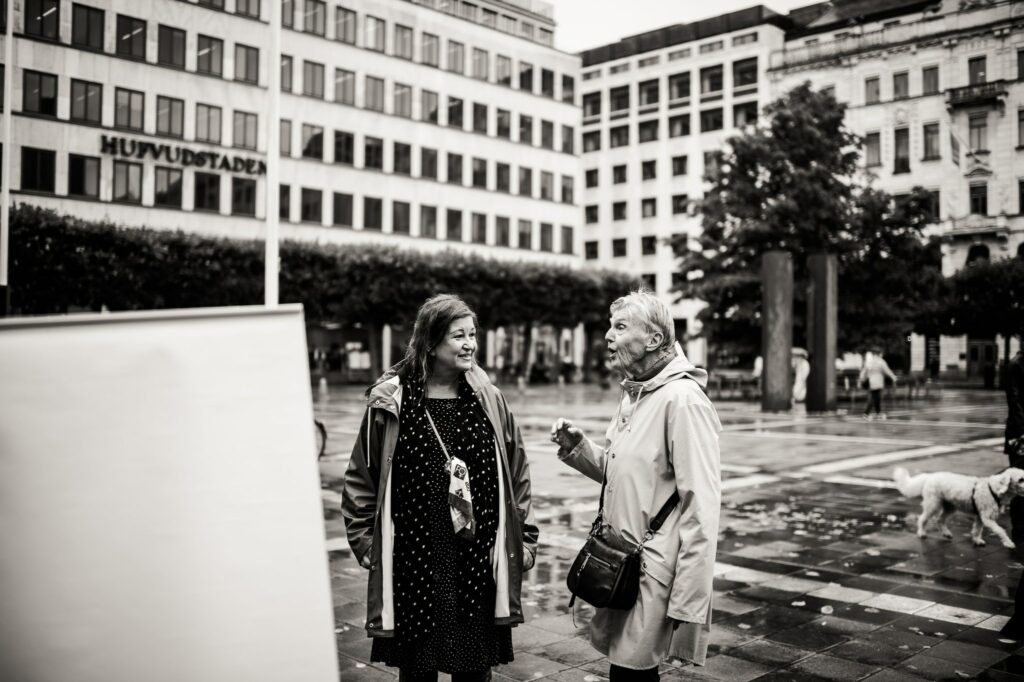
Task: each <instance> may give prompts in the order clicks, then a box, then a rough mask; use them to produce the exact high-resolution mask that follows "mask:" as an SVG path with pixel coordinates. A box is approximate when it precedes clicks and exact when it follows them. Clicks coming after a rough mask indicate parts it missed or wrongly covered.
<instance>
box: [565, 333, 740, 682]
mask: <svg viewBox="0 0 1024 682" xmlns="http://www.w3.org/2000/svg"><path fill="white" fill-rule="evenodd" d="M706 384H707V372H705V371H704V370H702V369H698V368H696V367H694V366H693V365H692V364H690V362H689V361H688V360H687V359H686V358H685V357H684V356H683V355H682V354H681V353H680V354H679V355H677V357H676V358H674V359H673V360H672V361H671V362H669V364H668V365H666V366H665V367H664V368H663V369H662V370H661V372H659V373H658V374H657V375H656V376H654V377H653V378H651V379H649V380H648V381H645V382H642V383H641V382H633V381H624V382H623V383H622V387H623V397H622V401H621V403H620V405H619V410H618V413H617V414H616V417H615V419H614V421H613V422H612V424H611V425H610V426H609V428H608V431H607V432H606V434H605V444H604V447H603V448H602V447H599V446H598V445H597V444H596V443H594V442H593V441H590V440H588V439H587V438H584V439H583V440H582V441H580V443H579V444H578V445H577V446H576V447H575V448H573V449H572V450H571V451H569V452H565V451H560V452H559V458H561V459H562V460H563V461H564V462H565V463H566V464H568V465H569V466H571V467H573V468H574V469H576V470H578V471H579V472H581V473H583V474H584V475H586V476H588V477H590V478H592V479H593V480H595V481H598V482H600V481H601V472H602V468H603V467H604V466H605V464H607V466H608V486H607V489H606V490H605V499H604V519H605V522H606V523H607V524H609V525H610V526H611V527H612V528H614V529H615V530H616V531H618V532H619V533H621V534H622V536H623V537H624V538H625V539H627V540H629V541H631V542H634V543H639V541H640V540H641V538H642V537H643V535H644V532H645V531H646V530H647V528H648V525H649V523H650V519H651V518H652V517H653V516H655V515H656V514H657V513H658V510H659V509H661V507H662V505H663V504H664V503H665V501H666V500H668V498H669V497H670V496H671V494H672V491H673V490H678V491H679V499H680V500H681V503H680V504H679V505H677V507H676V509H675V510H674V511H673V512H672V513H671V514H670V515H669V517H668V519H667V520H666V521H665V525H664V526H662V528H661V530H659V531H658V533H657V534H656V535H655V536H654V538H653V539H651V540H649V541H648V542H647V543H646V545H645V546H644V551H643V560H642V566H643V572H642V574H641V576H640V596H639V597H638V598H637V602H636V605H635V606H634V607H633V608H632V609H630V610H629V611H625V610H618V609H598V610H597V613H596V615H595V616H594V620H593V621H592V622H591V625H590V636H591V643H592V644H593V645H594V647H595V648H596V649H597V650H598V651H600V652H602V653H604V654H606V655H607V656H608V660H609V661H610V662H611V663H613V664H615V665H618V666H621V667H624V668H632V669H634V670H643V669H647V668H653V667H655V666H657V665H658V664H659V663H661V661H663V660H664V659H665V658H668V657H670V656H674V657H678V658H681V659H683V660H686V661H691V662H693V663H696V664H699V665H703V664H704V660H705V657H706V655H707V648H708V637H709V635H710V631H711V594H712V582H713V578H714V568H715V551H716V548H717V542H718V516H719V507H720V504H721V475H720V472H719V450H718V434H719V432H720V431H721V430H722V426H721V422H719V420H718V412H717V411H716V410H715V408H714V406H713V405H712V404H711V401H710V400H708V398H707V396H705V395H704V392H703V391H702V390H701V386H704V385H706ZM681 510H684V511H681ZM673 620H678V621H683V623H682V624H681V625H680V626H679V628H678V629H676V630H673Z"/></svg>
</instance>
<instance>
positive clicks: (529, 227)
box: [517, 220, 533, 251]
mask: <svg viewBox="0 0 1024 682" xmlns="http://www.w3.org/2000/svg"><path fill="white" fill-rule="evenodd" d="M517 237H518V241H517V244H518V246H519V248H520V249H525V250H527V251H529V250H530V249H532V248H533V223H531V222H530V221H529V220H520V221H519V234H518V235H517Z"/></svg>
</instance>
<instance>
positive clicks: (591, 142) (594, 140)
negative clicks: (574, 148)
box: [583, 130, 601, 152]
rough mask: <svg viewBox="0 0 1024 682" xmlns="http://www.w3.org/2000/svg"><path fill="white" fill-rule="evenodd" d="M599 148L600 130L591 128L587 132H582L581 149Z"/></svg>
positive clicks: (593, 149) (593, 150) (595, 149)
mask: <svg viewBox="0 0 1024 682" xmlns="http://www.w3.org/2000/svg"><path fill="white" fill-rule="evenodd" d="M600 148H601V131H600V130H593V131H591V132H589V133H583V151H584V152H596V151H597V150H599V149H600Z"/></svg>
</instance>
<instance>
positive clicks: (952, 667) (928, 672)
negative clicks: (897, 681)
mask: <svg viewBox="0 0 1024 682" xmlns="http://www.w3.org/2000/svg"><path fill="white" fill-rule="evenodd" d="M898 668H899V669H900V670H905V671H907V672H909V673H911V674H912V675H918V676H920V677H923V678H925V679H926V680H934V681H935V682H943V681H945V680H950V681H955V682H960V681H961V680H969V679H973V678H975V677H977V676H978V675H979V674H981V672H982V668H980V667H977V666H973V665H970V664H969V663H967V662H964V661H959V662H954V661H947V660H945V659H942V658H935V657H934V656H929V655H928V654H927V653H923V654H917V655H916V656H912V657H911V658H908V659H907V660H905V661H903V662H902V663H900V664H899V666H898Z"/></svg>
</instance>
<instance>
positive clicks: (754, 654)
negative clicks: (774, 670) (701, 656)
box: [729, 639, 811, 666]
mask: <svg viewBox="0 0 1024 682" xmlns="http://www.w3.org/2000/svg"><path fill="white" fill-rule="evenodd" d="M729 655H730V656H733V657H735V658H742V659H744V660H747V661H753V662H754V663H761V664H762V665H767V666H785V665H789V664H790V663H793V662H794V661H798V660H800V659H801V658H806V657H807V656H809V655H811V654H810V652H808V651H806V650H804V649H799V648H797V647H792V646H786V645H785V644H779V643H777V642H771V641H768V640H766V639H756V640H754V641H753V642H748V643H747V644H744V645H743V646H741V647H737V648H735V649H732V650H731V651H729Z"/></svg>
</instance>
